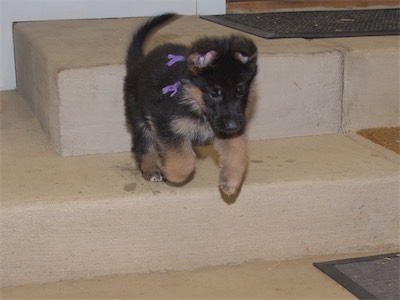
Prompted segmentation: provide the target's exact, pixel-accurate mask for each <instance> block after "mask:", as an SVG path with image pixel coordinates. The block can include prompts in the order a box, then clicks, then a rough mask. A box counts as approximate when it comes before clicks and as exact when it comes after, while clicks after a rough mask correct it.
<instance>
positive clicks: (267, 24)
mask: <svg viewBox="0 0 400 300" xmlns="http://www.w3.org/2000/svg"><path fill="white" fill-rule="evenodd" d="M202 18H203V19H206V20H209V21H212V22H215V23H218V24H220V25H224V26H227V27H231V28H234V29H238V30H241V31H244V32H247V33H251V34H254V35H257V36H260V37H263V38H267V39H276V38H306V39H313V38H331V37H354V36H377V35H398V34H400V22H399V20H400V9H374V10H346V11H305V12H273V13H259V14H230V15H218V16H202Z"/></svg>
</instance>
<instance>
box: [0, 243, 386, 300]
mask: <svg viewBox="0 0 400 300" xmlns="http://www.w3.org/2000/svg"><path fill="white" fill-rule="evenodd" d="M392 250H393V249H390V250H386V251H382V252H379V253H383V252H390V251H392ZM372 254H378V253H377V252H375V253H367V254H363V255H361V254H359V255H358V256H367V255H372ZM354 256H355V255H354V254H353V255H339V256H338V255H336V256H325V257H308V258H302V259H297V260H292V261H281V262H279V261H275V262H263V261H258V262H252V263H247V264H242V265H236V266H222V267H212V268H203V269H200V270H195V271H181V272H164V273H147V274H136V275H118V276H109V277H99V278H95V279H91V280H80V281H65V282H58V283H50V284H44V285H34V286H22V287H9V288H3V289H2V290H1V296H2V297H1V299H4V300H6V299H356V297H354V296H353V295H352V294H351V293H350V292H348V291H347V290H346V289H344V288H343V287H341V286H340V285H339V284H337V283H336V282H335V281H334V280H332V279H331V278H329V277H327V276H326V275H325V274H323V273H321V272H320V271H319V270H317V269H316V268H315V267H313V266H312V263H313V262H320V261H328V260H335V259H342V258H349V257H354Z"/></svg>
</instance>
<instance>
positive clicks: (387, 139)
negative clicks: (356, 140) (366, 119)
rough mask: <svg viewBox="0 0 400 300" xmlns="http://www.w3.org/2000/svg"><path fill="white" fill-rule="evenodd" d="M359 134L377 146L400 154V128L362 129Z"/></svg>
mask: <svg viewBox="0 0 400 300" xmlns="http://www.w3.org/2000/svg"><path fill="white" fill-rule="evenodd" d="M357 133H358V134H359V135H361V136H362V137H364V138H366V139H369V140H371V141H372V142H374V143H376V144H379V145H381V146H383V147H385V148H387V149H390V150H392V151H394V152H396V153H397V154H400V127H382V128H369V129H362V130H360V131H358V132H357Z"/></svg>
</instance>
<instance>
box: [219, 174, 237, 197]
mask: <svg viewBox="0 0 400 300" xmlns="http://www.w3.org/2000/svg"><path fill="white" fill-rule="evenodd" d="M239 187H240V182H232V180H231V181H229V179H228V178H227V177H225V176H221V180H220V184H219V188H220V189H221V191H222V192H223V193H224V194H225V195H227V196H232V195H234V194H236V193H237V192H238V190H239Z"/></svg>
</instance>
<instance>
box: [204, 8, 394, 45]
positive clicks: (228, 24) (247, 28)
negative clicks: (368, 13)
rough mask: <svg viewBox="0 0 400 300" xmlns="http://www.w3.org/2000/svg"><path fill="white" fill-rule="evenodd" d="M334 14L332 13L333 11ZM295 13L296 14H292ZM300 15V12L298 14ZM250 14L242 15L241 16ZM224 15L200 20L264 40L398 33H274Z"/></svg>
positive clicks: (390, 33)
mask: <svg viewBox="0 0 400 300" xmlns="http://www.w3.org/2000/svg"><path fill="white" fill-rule="evenodd" d="M379 10H397V9H379ZM333 12H334V11H333ZM277 13H279V12H271V13H263V14H277ZM292 13H297V12H292ZM300 13H301V12H300ZM246 14H250V13H243V15H246ZM223 16H225V15H202V16H200V18H202V19H204V20H207V21H210V22H213V23H216V24H219V25H221V26H225V27H229V28H233V29H236V30H239V31H241V32H246V33H248V34H253V35H256V36H259V37H262V38H266V39H281V38H303V39H319V38H340V37H362V36H364V37H365V36H392V35H399V34H400V32H399V31H387V32H382V31H369V32H357V33H355V32H335V33H333V32H326V33H323V32H319V33H296V34H294V33H293V34H291V33H287V34H285V33H274V32H268V31H264V30H260V29H258V28H254V27H251V26H248V25H244V24H240V23H237V22H234V21H231V20H226V19H221V18H220V17H223Z"/></svg>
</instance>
